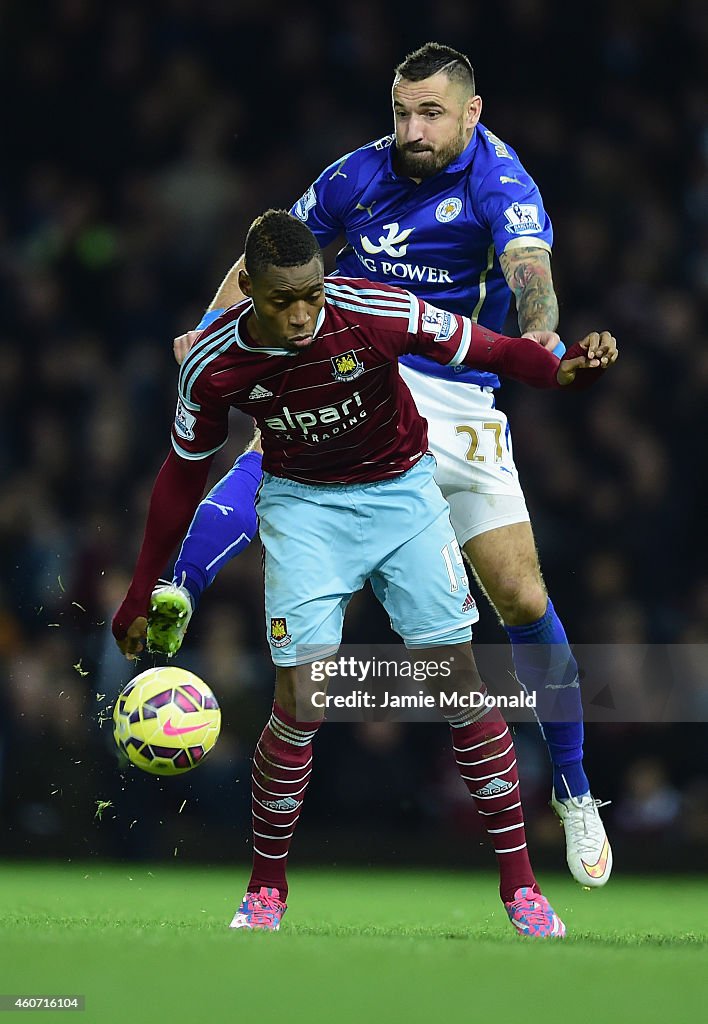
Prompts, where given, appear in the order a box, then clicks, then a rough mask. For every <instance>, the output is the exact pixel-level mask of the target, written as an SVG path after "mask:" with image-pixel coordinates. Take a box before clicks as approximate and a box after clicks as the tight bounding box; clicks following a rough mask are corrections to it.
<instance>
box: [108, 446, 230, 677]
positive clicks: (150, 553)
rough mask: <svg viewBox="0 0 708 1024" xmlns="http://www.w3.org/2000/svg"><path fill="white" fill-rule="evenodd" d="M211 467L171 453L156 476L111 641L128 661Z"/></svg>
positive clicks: (142, 636)
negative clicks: (140, 539)
mask: <svg viewBox="0 0 708 1024" xmlns="http://www.w3.org/2000/svg"><path fill="white" fill-rule="evenodd" d="M211 462H212V458H210V457H207V458H205V459H195V460H187V459H182V458H180V457H179V456H178V455H177V454H176V453H175V452H170V454H169V455H168V456H167V458H166V460H165V462H164V463H163V465H162V468H161V469H160V472H159V473H158V475H157V479H156V480H155V485H154V487H153V491H152V496H151V498H150V507H149V509H148V517H147V522H146V525H145V535H144V537H143V543H142V547H141V549H140V554H139V555H138V560H137V563H136V566H135V572H134V573H133V579H132V581H131V584H130V587H129V588H128V593H127V594H126V596H125V598H124V600H123V602H122V604H121V606H120V608H119V609H118V611H117V612H116V613H115V615H114V616H113V623H112V629H113V636H114V637H115V639H116V643H117V644H118V647H119V649H120V650H121V651H122V653H123V654H124V655H125V656H126V657H127V658H128V659H129V660H133V659H134V658H136V657H137V656H138V655H139V654H140V652H141V651H142V650H143V647H144V643H145V634H146V628H147V614H148V604H149V600H150V594H151V593H152V590H153V587H154V586H155V583H156V582H157V579H158V576H159V575H160V572H161V571H162V570H163V568H164V567H165V565H166V563H167V560H168V558H169V557H170V555H171V553H172V551H173V550H174V549H175V548H176V547H177V544H178V543H179V541H180V540H181V538H182V537H183V536H184V533H185V531H186V529H187V527H188V525H189V522H190V520H191V518H192V516H193V515H194V510H195V509H196V507H197V505H198V504H199V499H200V498H201V496H202V494H203V493H204V487H205V485H206V480H207V476H208V474H209V466H210V465H211Z"/></svg>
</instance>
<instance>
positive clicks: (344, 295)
mask: <svg viewBox="0 0 708 1024" xmlns="http://www.w3.org/2000/svg"><path fill="white" fill-rule="evenodd" d="M245 266H246V270H245V271H243V272H242V278H241V285H242V288H243V290H244V293H245V294H246V295H247V296H248V298H247V299H246V300H245V301H244V302H243V303H240V304H239V305H237V306H235V307H233V308H231V309H229V310H227V311H226V312H225V313H224V314H223V315H222V316H220V317H218V318H217V319H216V320H215V321H214V323H213V324H212V325H211V326H210V327H209V329H208V330H206V331H205V332H204V334H203V336H202V338H201V339H200V341H199V342H198V343H197V344H196V345H195V346H194V348H193V350H192V351H191V352H190V355H189V357H188V358H187V359H186V360H185V361H184V363H183V365H182V367H181V371H180V379H179V399H178V405H177V414H176V417H175V422H174V426H173V431H172V447H173V451H172V452H171V453H170V455H169V456H168V458H167V460H166V461H165V463H164V465H163V467H162V469H161V470H160V473H159V474H158V477H157V480H156V482H155V487H154V489H153V494H152V498H151V502H150V509H149V512H148V520H147V525H146V530H145V538H144V540H143V545H142V548H141V551H140V554H139V556H138V562H137V566H136V569H135V573H134V576H133V581H132V583H131V586H130V588H129V591H128V594H127V596H126V598H125V600H124V601H123V604H122V605H121V607H120V608H119V610H118V611H117V613H116V615H115V617H114V620H113V631H114V635H115V637H116V639H117V641H118V644H119V647H120V649H121V650H122V651H123V653H124V654H126V655H127V656H128V657H135V656H136V655H137V654H138V653H139V652H140V651H141V650H142V648H143V642H144V638H145V630H146V624H147V623H146V613H147V610H148V602H149V600H150V594H151V591H152V589H153V587H154V585H155V583H156V581H157V578H158V575H159V572H160V570H161V569H162V568H163V567H164V565H165V563H166V562H167V559H168V557H169V555H170V553H171V551H172V549H173V548H174V546H175V545H176V544H177V542H178V540H179V539H180V537H181V536H182V534H183V532H184V530H185V529H186V527H187V524H188V523H189V520H190V518H191V516H192V514H193V512H194V509H195V508H196V507H197V504H198V502H199V499H200V498H201V495H202V492H203V489H204V485H205V482H206V477H207V472H208V468H209V464H210V462H211V459H212V458H213V456H214V454H215V452H217V451H218V450H219V449H220V448H221V447H222V446H223V445H224V443H225V442H226V439H227V433H228V416H229V410H230V408H231V407H235V408H238V409H240V410H242V411H243V412H245V413H248V414H249V415H251V416H253V417H254V418H255V419H256V422H257V424H258V426H259V427H260V429H261V432H262V437H263V466H264V471H265V473H264V478H263V484H262V486H261V489H260V493H259V498H258V515H259V520H260V533H261V539H262V542H263V546H264V549H265V605H266V608H265V615H266V624H267V628H268V635H269V642H270V645H271V653H272V657H273V661H274V662H275V665H276V683H275V699H274V704H273V712H272V715H271V718H270V720H269V722H268V723H267V725H266V727H265V729H264V731H263V733H262V735H261V737H260V740H259V743H258V746H257V749H256V754H255V757H254V762H253V765H254V768H253V792H252V797H253V835H254V861H253V872H252V875H251V879H250V882H249V884H248V889H247V892H246V895H245V897H244V900H243V902H242V904H241V906H240V908H239V910H238V911H237V913H236V915H235V916H234V919H233V921H232V927H234V928H243V927H245V928H254V927H256V928H269V929H277V928H278V927H279V925H280V920H281V918H282V915H283V913H284V912H285V908H286V904H285V899H286V896H287V880H286V862H287V857H288V851H289V846H290V841H291V839H292V836H293V833H294V830H295V826H296V824H297V820H298V818H299V815H300V810H301V808H302V803H303V798H304V794H305V790H306V788H307V782H308V779H309V777H310V774H311V764H312V740H313V737H314V735H315V733H316V731H317V728H318V727H319V725H320V724H321V718H322V712H321V711H318V710H316V708H315V705H314V704H313V703H312V702H311V701H310V703H309V704H308V709H309V707H311V708H312V712H311V715H310V717H308V718H307V719H305V720H303V717H302V713H301V712H302V706H303V705H302V699H301V698H302V693H301V691H298V697H300V700H299V702H296V683H298V671H297V668H298V665H300V664H309V663H311V662H312V661H316V660H320V659H322V658H326V657H328V656H330V655H332V654H334V653H335V652H336V651H337V650H338V648H339V645H340V643H341V634H342V622H343V617H344V611H345V609H346V606H347V604H348V602H349V600H350V599H351V597H352V595H353V594H354V593H355V592H357V591H358V590H360V589H361V588H362V587H363V586H364V583H365V582H366V580H367V579H370V580H371V583H372V587H373V589H374V593H375V594H376V596H377V597H378V599H379V600H380V601H381V602H382V604H383V605H384V607H385V608H386V610H387V612H388V614H389V616H390V619H391V622H392V624H393V626H394V628H395V629H396V631H397V632H398V633H399V634H400V636H401V637H402V638H403V640H404V642H405V644H406V646H407V647H409V648H412V649H420V650H424V651H425V652H426V657H428V658H431V659H433V658H436V657H438V658H439V657H443V656H447V657H450V655H451V654H454V655H455V664H456V665H460V666H463V665H464V666H466V671H464V672H463V676H464V678H460V679H458V680H457V682H456V685H459V686H460V688H461V692H470V691H471V690H480V691H481V690H483V687H484V684H483V683H482V681H481V679H480V678H479V675H478V674H477V670H476V667H475V665H474V659H473V656H472V650H471V645H470V640H471V626H472V623H473V622H475V621H476V620H477V618H478V615H477V610H476V607H475V604H474V601H473V600H472V599H471V597H470V595H469V589H468V588H469V584H468V581H467V576H466V573H465V569H464V564H463V561H462V557H461V555H460V552H459V548H458V546H457V542H456V540H455V535H454V533H453V530H452V526H451V524H450V517H449V507H448V505H447V503H446V502H445V500H444V498H443V496H442V494H441V492H440V490H439V488H438V486H437V485H436V483H435V481H434V479H433V471H434V465H435V460H434V458H433V457H432V456H431V455H430V454H429V453H428V442H427V430H426V423H425V420H424V419H423V418H422V417H421V416H420V414H419V413H418V411H417V409H416V407H415V404H414V402H413V399H412V398H411V394H410V392H409V390H408V388H407V387H406V385H405V383H404V382H403V381H402V380H401V377H400V375H399V372H398V357H399V356H401V355H403V354H404V353H414V354H419V355H423V354H425V355H428V356H430V358H432V359H434V360H435V361H436V362H438V363H440V364H442V365H449V366H457V365H463V364H466V365H477V366H479V367H480V368H485V369H489V370H492V371H495V372H500V373H503V374H506V375H508V376H511V377H513V378H515V379H518V380H521V381H524V382H527V383H529V384H532V385H535V386H537V387H559V386H566V385H569V386H573V385H575V386H583V385H587V384H588V383H590V382H591V381H592V379H593V378H594V377H595V376H597V374H598V373H599V372H602V370H603V369H604V368H606V367H607V366H609V365H610V364H611V363H612V362H614V360H615V358H616V345H615V341H614V338H612V337H611V335H609V334H607V333H603V334H602V335H598V334H593V335H589V336H588V337H587V338H586V339H584V341H582V342H580V343H578V344H577V345H576V346H574V348H573V349H571V350H570V351H569V352H568V354H567V357H566V358H565V359H564V360H563V361H562V362H560V363H559V361H558V359H557V358H556V357H555V356H553V355H552V354H551V353H550V352H548V351H546V350H545V349H544V348H543V347H542V345H541V344H537V343H536V341H533V340H529V339H525V338H505V337H503V336H501V335H498V334H495V333H494V332H493V331H489V330H487V329H486V328H480V327H478V326H476V325H474V324H473V323H472V322H471V321H470V320H469V319H467V318H465V317H462V316H458V315H456V314H453V313H448V312H446V311H443V310H440V309H437V308H436V307H435V306H433V305H431V304H429V303H427V302H421V301H419V300H418V299H417V298H416V297H415V296H414V295H412V294H411V293H410V292H406V291H402V290H400V289H397V288H393V287H389V286H385V285H376V284H372V283H371V282H368V281H365V280H354V279H344V278H334V279H332V278H330V279H327V280H325V278H324V271H323V260H322V253H321V250H320V248H319V245H318V243H317V240H316V238H315V236H314V235H313V234H312V232H311V231H310V230H309V228H308V227H307V226H306V225H305V224H303V223H302V222H301V221H299V220H298V219H297V218H295V217H293V216H292V215H291V214H288V213H286V212H285V211H275V210H272V211H269V212H268V213H266V214H264V215H263V216H261V217H259V218H258V219H257V220H256V221H255V222H254V223H253V225H252V226H251V228H250V230H249V233H248V236H247V239H246V251H245ZM537 340H538V341H542V340H543V338H541V337H539V338H538V339H537ZM342 532H344V534H345V535H347V536H356V537H357V538H359V543H357V544H354V545H351V546H350V547H349V548H348V549H346V550H344V551H343V550H342V547H341V545H340V544H338V543H337V538H338V537H340V536H341V535H342ZM420 566H424V567H425V571H424V572H422V573H421V572H419V571H418V570H419V567H420ZM303 650H304V653H303ZM315 688H317V689H319V688H321V684H317V686H316V687H315ZM449 722H450V725H451V728H452V733H453V736H454V743H453V746H454V748H455V755H456V757H457V758H458V759H459V760H458V764H459V765H460V771H461V774H462V776H463V778H465V780H466V783H467V785H468V788H469V790H470V793H471V795H472V798H473V800H474V801H475V803H476V805H477V807H478V809H480V811H481V812H482V813H483V815H484V822H485V826H486V827H487V830H488V833H489V835H490V837H491V839H492V841H493V845H494V849H495V852H496V854H497V859H498V865H499V871H500V894H501V898H502V900H503V902H504V905H505V907H506V909H507V912H508V914H509V916H510V919H511V920H512V922H513V924H514V925H515V927H516V928H517V929H518V930H519V931H520V932H521V933H522V934H526V935H533V936H542V937H545V936H561V935H563V934H564V931H565V928H564V926H563V924H562V922H561V921H560V919H559V918H558V916H557V915H556V914H555V912H554V911H553V909H552V908H551V907H550V905H549V903H548V901H547V900H546V898H545V897H544V896H543V895H541V893H540V891H539V888H538V885H537V883H536V880H535V878H534V876H533V872H532V869H531V865H530V863H529V859H528V851H527V848H526V840H525V835H524V822H523V816H522V810H521V800H520V795H519V783H518V775H517V769H516V758H515V756H514V746H513V741H512V739H511V735H510V733H509V731H508V729H507V727H506V724H505V722H504V720H503V718H502V716H501V714H500V713H499V711H498V709H497V708H494V707H493V708H489V709H488V708H486V707H485V708H484V709H482V710H474V711H462V712H457V711H456V712H454V713H453V714H452V715H451V716H449ZM475 766H477V768H478V770H477V771H475ZM490 778H493V779H495V780H498V785H496V786H495V791H494V792H493V793H491V792H489V787H488V786H486V787H485V782H486V781H487V780H489V779H490Z"/></svg>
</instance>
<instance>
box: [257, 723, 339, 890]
mask: <svg viewBox="0 0 708 1024" xmlns="http://www.w3.org/2000/svg"><path fill="white" fill-rule="evenodd" d="M320 725H321V722H297V721H296V720H295V719H294V718H292V716H291V715H288V714H287V713H286V712H285V711H283V709H282V708H280V707H278V705H277V704H274V705H273V712H272V714H271V716H270V719H269V721H268V724H267V725H266V727H265V729H264V730H263V732H262V733H261V738H260V739H259V741H258V744H257V745H256V752H255V754H254V756H253V775H252V776H251V779H252V786H251V793H252V811H253V871H252V873H251V880H250V882H249V883H248V891H249V892H257V891H258V890H259V889H260V888H261V887H262V886H265V887H266V888H268V889H277V890H278V892H279V894H280V899H281V900H283V901H285V900H286V899H287V895H288V883H287V880H286V875H285V872H286V868H287V861H288V851H289V850H290V842H291V840H292V837H293V833H294V831H295V826H296V825H297V821H298V818H299V817H300V810H301V808H302V802H303V800H304V798H305V790H306V789H307V783H308V781H309V778H310V775H311V774H312V740H313V737H314V735H315V733H316V732H317V730H318V728H319V726H320Z"/></svg>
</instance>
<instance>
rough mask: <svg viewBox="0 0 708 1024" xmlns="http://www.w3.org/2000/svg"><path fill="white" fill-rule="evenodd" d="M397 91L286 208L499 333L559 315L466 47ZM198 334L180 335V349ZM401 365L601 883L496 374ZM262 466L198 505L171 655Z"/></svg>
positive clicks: (540, 234) (534, 206) (467, 549)
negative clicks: (389, 114) (384, 120)
mask: <svg viewBox="0 0 708 1024" xmlns="http://www.w3.org/2000/svg"><path fill="white" fill-rule="evenodd" d="M392 99H393V118H394V127H395V134H394V135H388V136H385V137H384V138H380V139H377V140H375V141H374V142H370V143H369V144H367V145H365V146H362V147H361V148H360V149H357V150H355V151H354V152H352V153H348V154H346V155H345V156H341V157H339V158H338V159H337V160H335V162H334V163H333V164H332V165H331V166H329V167H327V168H326V169H325V170H324V171H323V172H322V173H321V174H320V175H319V177H318V178H317V179H316V180H315V182H314V183H313V184H312V185H311V186H310V187H309V188H308V189H307V191H306V192H305V194H304V195H303V196H302V197H301V198H300V199H299V200H298V202H297V203H295V205H294V206H293V208H292V212H293V213H294V214H295V215H296V216H298V217H300V218H301V219H302V220H304V221H305V223H306V224H307V225H308V227H310V228H311V229H312V231H313V232H314V234H315V236H316V237H317V239H318V241H319V242H320V245H322V246H323V247H324V246H326V245H329V244H330V243H332V242H334V241H335V240H336V239H337V238H342V237H343V238H344V240H345V243H346V244H345V245H344V247H343V248H342V249H341V251H340V252H339V253H338V255H337V269H338V272H339V273H340V274H342V275H343V276H344V277H359V276H363V277H366V278H368V279H370V280H373V281H378V282H381V283H388V284H396V285H400V286H401V287H404V288H410V289H411V291H412V292H414V293H415V294H416V295H417V296H418V297H419V298H422V299H425V300H426V301H428V302H432V303H434V304H435V305H436V306H439V307H441V308H443V309H446V310H450V311H451V312H453V313H460V314H463V315H465V316H468V317H470V319H472V320H473V321H475V322H476V323H479V324H481V325H483V326H485V327H490V328H491V329H492V330H494V331H500V330H502V329H503V324H504V320H505V317H506V314H507V311H508V308H509V302H510V299H511V296H512V294H513V295H514V298H515V301H516V306H517V311H518V321H519V330H520V333H521V334H525V333H526V332H527V331H534V330H536V331H538V330H544V331H549V332H552V331H554V330H555V327H556V324H557V323H558V302H557V299H556V295H555V291H554V288H553V280H552V274H551V263H550V254H551V246H552V243H553V230H552V227H551V222H550V219H549V216H548V214H547V212H546V209H545V206H544V203H543V199H542V197H541V194H540V192H539V190H538V187H537V185H536V183H535V182H534V180H533V178H532V177H531V175H530V174H529V173H528V171H527V170H526V168H525V167H524V166H523V164H522V163H521V161H520V159H519V157H518V156H517V154H516V153H515V151H514V150H513V149H512V148H511V146H509V145H508V144H507V143H506V142H505V141H502V139H500V138H499V137H498V136H497V135H495V134H494V133H493V132H492V131H490V130H489V128H487V127H486V126H485V125H484V124H483V123H482V121H481V120H480V118H481V112H482V99H481V97H480V96H478V95H477V93H476V91H475V79H474V73H473V70H472V67H471V65H470V62H469V60H468V58H467V57H466V56H465V55H464V54H462V53H459V52H458V51H457V50H454V49H452V48H451V47H449V46H442V45H440V44H439V43H426V44H425V46H422V47H421V48H420V49H419V50H416V51H415V52H414V53H411V54H409V56H407V57H406V59H405V60H404V61H403V62H402V63H401V64H400V65H399V66H398V67H397V68H396V73H395V78H394V82H393V92H392ZM241 266H242V263H241V261H240V260H239V261H237V263H236V264H235V266H234V268H233V269H232V270H231V271H230V272H229V273H228V274H227V276H226V278H225V280H224V282H223V284H222V286H221V287H220V288H219V290H218V292H217V295H216V297H215V299H214V301H213V303H212V306H211V307H210V312H209V313H208V314H207V315H206V317H205V319H204V320H203V321H202V325H201V326H204V325H205V324H206V323H208V322H209V319H210V318H211V317H213V316H215V315H217V310H218V307H225V306H230V305H232V304H233V303H235V302H238V301H240V300H241V299H242V298H243V295H242V293H241V291H240V289H239V287H238V273H239V269H240V267H241ZM193 336H194V335H193V334H192V332H190V335H183V336H182V337H181V338H178V339H176V341H175V354H176V355H177V357H178V359H179V358H181V357H182V355H183V354H184V352H185V349H186V348H187V346H188V345H189V343H190V340H191V338H192V337H193ZM546 337H547V341H546V344H547V345H550V346H560V347H561V348H562V343H561V342H560V339H559V337H558V336H557V335H555V334H554V335H553V336H551V335H550V334H548V335H546ZM400 364H401V374H402V376H403V379H404V380H405V381H406V383H407V385H408V387H409V388H410V390H411V393H412V394H413V398H414V399H415V403H416V405H417V407H418V410H419V412H420V413H421V414H422V415H423V416H424V417H425V419H426V420H427V421H428V435H429V443H430V448H431V451H432V452H433V454H434V455H435V458H436V460H437V467H436V471H435V480H436V482H437V483H438V485H439V487H440V489H441V490H442V492H443V495H444V496H445V498H446V499H447V501H448V503H449V505H450V517H451V520H452V525H453V528H454V530H455V535H456V537H457V541H458V543H459V545H460V547H461V548H462V550H463V552H464V554H465V557H466V558H467V561H468V562H469V563H470V565H471V566H472V568H473V570H474V572H475V575H476V576H477V579H478V581H479V583H480V584H481V587H482V589H483V592H484V593H485V595H486V596H487V597H488V598H489V600H490V602H491V603H492V605H493V606H494V608H495V609H496V611H497V613H498V616H499V619H500V621H501V622H502V623H503V625H504V628H505V630H506V633H507V635H508V637H509V640H510V641H511V647H512V654H513V659H514V668H515V672H516V675H517V678H518V679H519V681H520V682H521V684H522V685H523V686H524V687H525V688H526V689H527V690H529V691H531V692H534V693H535V694H536V697H537V713H538V718H539V721H540V723H541V725H542V732H543V738H544V740H545V742H546V745H547V747H548V752H549V755H550V759H551V763H552V766H553V789H552V805H553V807H554V809H555V811H556V813H557V814H558V815H559V817H560V819H561V821H562V823H563V826H564V829H565V841H566V854H567V860H568V867H569V869H570V872H571V874H572V875H573V877H574V878H575V880H576V881H577V882H579V883H580V884H581V885H584V886H601V885H604V884H605V883H606V882H607V880H608V879H609V877H610V873H611V870H612V852H611V850H610V846H609V842H608V840H607V835H606V833H605V829H604V826H603V823H602V819H601V817H600V814H599V810H598V808H599V806H600V801H599V800H596V799H594V798H593V796H592V794H591V792H590V783H589V781H588V778H587V776H586V774H585V770H584V766H583V741H584V733H583V706H582V700H581V694H580V679H579V675H578V666H577V664H576V661H575V658H574V656H573V653H572V651H571V649H570V646H569V644H568V640H567V637H566V633H565V629H564V627H563V624H562V622H561V620H560V618H559V616H558V614H557V613H556V610H555V608H554V606H553V603H552V601H551V599H550V597H549V595H548V593H547V591H546V587H545V584H544V581H543V577H542V575H541V568H540V565H539V559H538V554H537V552H536V546H535V543H534V537H533V531H532V529H531V523H530V521H529V513H528V509H527V507H526V502H525V499H524V494H523V491H522V489H521V484H520V481H519V476H518V473H517V470H516V465H515V463H514V455H513V448H512V442H511V434H510V431H509V424H508V423H507V419H506V416H505V414H504V412H503V411H502V409H500V408H499V405H498V402H497V396H496V395H495V389H496V388H497V387H498V386H499V379H498V377H497V376H496V374H494V373H493V372H491V371H490V370H488V369H484V370H483V369H479V368H472V367H467V366H465V365H464V364H460V365H459V366H442V365H440V364H439V363H437V362H435V360H433V359H431V358H430V357H429V356H427V355H421V354H418V353H407V354H406V355H403V356H401V359H400ZM260 476H261V462H260V450H259V447H258V443H257V442H256V444H255V446H254V450H250V451H248V452H246V453H245V454H244V455H243V456H241V457H240V458H239V459H238V460H237V463H236V465H235V466H234V468H233V470H232V471H231V472H230V473H229V474H227V476H226V477H225V478H224V479H223V481H221V482H220V483H219V484H217V485H216V487H215V488H214V492H213V494H212V495H210V498H209V500H208V501H207V502H206V503H205V504H204V505H202V506H201V507H200V509H199V510H198V512H197V514H196V516H195V519H194V522H193V523H192V525H191V527H190V530H189V534H188V536H187V538H186V540H185V543H184V546H183V549H182V551H181V553H180V556H179V558H178V560H177V563H176V565H175V582H174V587H173V588H172V589H168V590H162V591H160V592H159V593H158V595H156V602H155V604H156V616H157V617H156V619H155V626H156V629H155V636H154V638H153V642H154V646H155V648H156V649H161V650H165V651H166V652H167V653H174V651H175V650H176V649H177V647H178V646H179V643H180V642H181V636H180V633H179V628H176V629H175V628H173V629H170V628H169V622H168V619H169V618H170V617H171V618H172V621H173V624H174V625H175V626H176V627H179V626H180V625H181V626H182V627H183V626H184V620H185V617H186V616H188V615H189V613H190V612H191V610H192V609H193V608H194V607H195V606H196V603H197V601H198V600H199V596H200V594H201V592H202V591H203V590H204V588H205V587H206V586H207V585H208V584H209V583H210V582H211V581H212V579H213V578H214V576H215V575H216V574H217V573H218V571H219V570H220V568H221V567H222V566H223V565H224V564H225V563H226V562H227V561H228V560H229V559H230V558H233V557H234V556H235V555H236V554H238V552H239V551H241V550H243V548H244V547H245V546H246V545H247V544H248V542H249V541H250V539H251V538H252V537H253V536H254V535H255V533H256V530H257V520H256V515H255V512H254V509H253V499H254V495H255V491H256V489H257V486H258V483H259V482H260ZM182 584H183V585H182ZM177 607H179V608H180V610H181V611H182V612H183V613H184V614H183V616H182V619H181V620H176V619H175V617H174V609H175V608H177ZM185 609H186V612H185ZM549 644H552V645H553V656H552V657H549V656H548V654H549V652H548V645H549Z"/></svg>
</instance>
